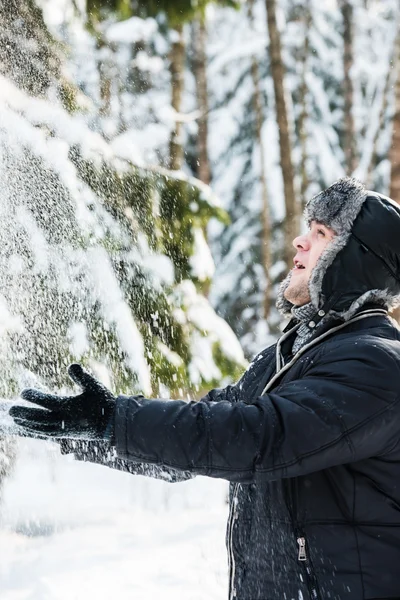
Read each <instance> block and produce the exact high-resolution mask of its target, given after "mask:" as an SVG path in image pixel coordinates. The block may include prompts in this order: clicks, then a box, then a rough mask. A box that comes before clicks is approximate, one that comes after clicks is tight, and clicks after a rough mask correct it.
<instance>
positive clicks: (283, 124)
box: [265, 0, 300, 266]
mask: <svg viewBox="0 0 400 600" xmlns="http://www.w3.org/2000/svg"><path fill="white" fill-rule="evenodd" d="M265 5H266V8H267V23H268V33H269V57H270V63H271V73H272V79H273V83H274V92H275V107H276V118H277V123H278V128H279V147H280V157H281V168H282V175H283V186H284V194H285V208H286V218H285V250H284V253H285V260H286V264H287V265H288V266H289V264H290V262H291V258H292V256H293V248H292V241H293V239H294V238H295V237H296V236H297V235H298V234H299V230H300V227H299V209H298V204H297V201H296V194H295V186H294V169H293V162H292V149H291V142H290V131H289V121H288V111H287V106H286V99H285V90H284V81H283V79H284V74H285V69H284V65H283V60H282V51H281V40H280V33H279V30H278V26H277V23H276V0H265Z"/></svg>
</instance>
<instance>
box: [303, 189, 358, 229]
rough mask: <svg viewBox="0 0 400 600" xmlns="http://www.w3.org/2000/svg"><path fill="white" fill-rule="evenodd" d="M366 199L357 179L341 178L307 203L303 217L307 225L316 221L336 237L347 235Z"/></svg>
mask: <svg viewBox="0 0 400 600" xmlns="http://www.w3.org/2000/svg"><path fill="white" fill-rule="evenodd" d="M366 197H367V190H366V189H365V187H364V185H363V184H362V183H361V182H360V181H358V180H357V179H353V178H351V177H343V178H342V179H339V180H338V181H336V182H335V183H333V184H332V185H331V186H330V187H328V188H327V189H326V190H323V191H322V192H320V193H319V194H317V195H316V196H314V197H313V198H311V200H310V201H309V202H308V203H307V205H306V208H305V211H304V217H305V219H306V221H307V223H308V224H310V222H311V221H318V222H319V223H323V224H324V225H326V226H327V227H330V228H331V229H333V230H334V232H335V233H336V234H338V235H343V234H346V233H347V234H349V233H350V231H351V228H352V226H353V223H354V221H355V219H356V217H357V215H358V213H359V212H360V210H361V207H362V205H363V203H364V202H365V199H366Z"/></svg>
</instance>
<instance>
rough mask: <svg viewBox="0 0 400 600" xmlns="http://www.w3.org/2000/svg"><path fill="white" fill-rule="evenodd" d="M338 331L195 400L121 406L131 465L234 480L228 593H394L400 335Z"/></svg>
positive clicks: (366, 325) (388, 327) (363, 319)
mask: <svg viewBox="0 0 400 600" xmlns="http://www.w3.org/2000/svg"><path fill="white" fill-rule="evenodd" d="M381 312H383V311H381ZM334 325H338V323H336V324H331V325H330V329H328V330H326V329H325V330H324V329H321V331H319V333H318V336H317V337H315V338H314V339H312V340H311V341H310V342H309V343H308V344H307V345H306V346H305V347H303V348H302V350H300V352H298V353H297V355H296V356H295V357H294V358H292V357H291V355H290V348H291V343H292V340H291V338H292V337H293V336H292V334H291V332H290V331H289V333H287V334H285V335H284V336H283V338H282V342H281V343H280V344H279V345H278V346H272V347H270V348H268V349H267V350H265V351H264V352H262V353H261V354H259V355H258V356H257V357H256V358H255V360H254V361H253V362H252V364H251V365H250V367H249V369H248V370H247V371H246V373H245V374H244V376H243V377H242V379H241V380H240V381H239V382H238V384H236V385H234V386H228V387H227V388H225V389H221V390H213V391H211V392H210V393H209V394H208V395H207V396H205V398H203V399H202V401H200V402H191V403H185V402H181V401H158V400H147V399H138V398H135V397H123V396H122V397H119V398H118V401H117V411H116V423H115V439H116V448H117V454H118V456H119V457H121V458H123V459H126V460H127V464H134V462H141V463H143V462H145V463H151V464H153V465H158V466H159V468H161V469H165V468H167V469H172V472H174V471H176V470H178V471H185V472H187V473H190V474H201V475H207V476H210V477H222V478H225V479H227V480H229V481H230V482H231V486H230V515H229V521H228V527H227V547H228V557H229V565H230V592H229V595H230V598H231V599H238V600H309V599H320V600H328V599H329V600H371V599H376V598H379V599H382V598H392V599H393V598H400V403H399V399H400V332H399V330H398V329H397V327H396V326H395V325H394V324H393V322H392V321H391V320H390V319H389V318H388V317H387V316H385V315H384V314H380V313H379V311H372V312H368V311H364V313H360V314H359V315H357V316H356V317H354V318H353V319H352V320H351V321H350V322H348V323H346V324H341V325H339V326H338V327H336V326H334ZM282 361H283V362H284V363H285V366H284V367H283V368H281V369H280V370H279V373H278V374H277V373H276V369H277V363H278V367H279V366H280V363H282ZM266 386H268V387H267V391H265V388H266ZM117 463H118V461H117ZM117 463H115V466H117V468H121V462H120V463H119V465H118V464H117Z"/></svg>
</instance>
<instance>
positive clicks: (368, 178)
mask: <svg viewBox="0 0 400 600" xmlns="http://www.w3.org/2000/svg"><path fill="white" fill-rule="evenodd" d="M399 43H400V36H398V39H397V40H396V41H395V44H394V49H393V53H392V56H391V59H390V61H389V63H390V65H394V64H395V62H396V48H397V45H398V44H399ZM392 83H393V81H392V69H391V68H390V66H389V67H388V70H387V74H386V78H385V87H384V89H383V92H382V104H381V108H380V111H379V125H378V127H377V128H376V130H375V133H374V138H373V142H372V149H371V155H370V157H369V161H368V163H367V168H366V174H365V184H366V186H367V188H371V186H372V178H373V172H374V169H375V167H376V164H377V146H378V139H379V134H380V133H381V131H383V130H384V126H385V115H386V111H387V108H388V98H389V94H390V88H391V84H392Z"/></svg>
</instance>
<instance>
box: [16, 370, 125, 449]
mask: <svg viewBox="0 0 400 600" xmlns="http://www.w3.org/2000/svg"><path fill="white" fill-rule="evenodd" d="M68 374H69V376H70V377H71V379H72V380H73V381H74V382H75V383H77V384H78V385H80V386H81V387H82V388H83V392H82V394H80V395H79V396H55V395H53V394H45V393H43V392H40V391H39V390H34V389H27V390H24V391H23V392H22V393H21V397H22V398H23V399H24V400H27V401H28V402H32V404H37V405H39V406H41V407H42V408H29V407H27V406H20V405H17V406H13V407H12V408H11V409H10V415H11V416H12V418H13V419H14V421H15V423H16V424H17V425H19V426H20V427H22V428H23V435H24V436H27V437H36V438H40V439H47V438H54V439H63V438H78V439H84V440H101V439H108V440H110V441H111V440H112V437H113V435H114V412H115V397H114V396H113V395H112V393H111V392H109V391H108V389H107V388H105V387H104V386H103V385H102V384H101V383H99V382H98V381H96V379H94V377H92V376H91V375H89V373H86V371H84V370H83V369H82V367H81V366H80V365H71V366H70V367H69V368H68ZM43 409H45V410H43Z"/></svg>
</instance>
